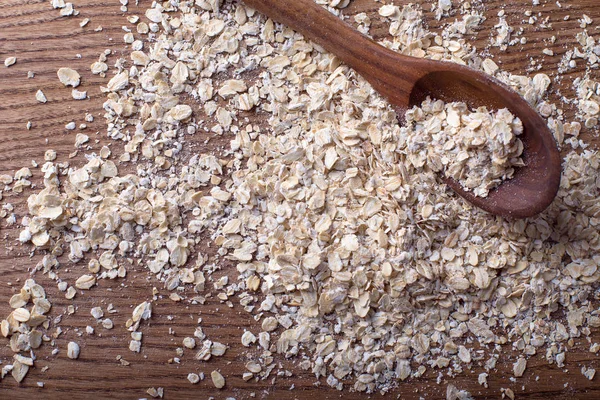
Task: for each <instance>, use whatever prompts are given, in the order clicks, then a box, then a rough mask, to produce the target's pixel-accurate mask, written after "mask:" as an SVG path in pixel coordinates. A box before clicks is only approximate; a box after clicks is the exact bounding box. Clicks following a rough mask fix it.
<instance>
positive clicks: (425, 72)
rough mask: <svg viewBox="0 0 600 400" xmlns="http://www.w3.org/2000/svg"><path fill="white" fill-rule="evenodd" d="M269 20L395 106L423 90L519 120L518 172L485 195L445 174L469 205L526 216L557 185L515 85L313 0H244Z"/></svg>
mask: <svg viewBox="0 0 600 400" xmlns="http://www.w3.org/2000/svg"><path fill="white" fill-rule="evenodd" d="M244 1H245V2H246V4H248V5H250V6H252V7H254V8H255V9H257V10H258V11H260V12H261V13H263V14H265V15H267V16H269V17H271V18H272V19H273V20H275V21H277V22H280V23H282V24H285V25H287V26H289V27H290V28H292V29H294V30H296V31H297V32H300V33H302V34H303V35H304V36H305V37H306V38H308V39H310V40H312V41H313V42H315V43H317V44H319V45H321V46H323V47H324V48H325V49H327V50H328V51H330V52H332V53H333V54H335V55H336V56H337V57H339V58H340V59H341V60H342V61H343V62H344V63H346V64H347V65H349V66H350V67H352V68H353V69H354V70H356V71H357V72H358V73H359V74H361V75H362V76H363V78H365V79H366V80H367V81H368V82H369V83H370V84H371V85H372V86H373V88H374V89H375V90H377V91H378V92H379V93H381V94H382V95H384V96H386V97H387V99H388V100H389V101H390V103H391V104H392V105H394V106H396V107H397V108H398V109H399V111H400V114H399V115H400V117H401V118H402V117H403V112H404V111H406V109H407V108H410V107H412V106H414V105H420V104H421V103H422V102H423V100H425V98H426V97H427V96H430V97H431V98H433V99H440V100H444V101H446V102H449V101H463V102H466V103H467V104H469V105H470V106H471V107H479V106H482V105H484V106H487V107H491V108H492V109H500V108H508V109H509V110H510V111H511V112H512V113H513V114H514V115H515V116H517V117H519V118H520V119H521V121H522V122H523V127H524V133H523V134H522V135H521V140H522V141H523V144H524V151H523V160H524V161H525V164H526V166H525V167H522V168H519V169H517V170H516V172H515V176H514V177H513V178H512V179H510V180H508V181H505V182H504V183H502V184H501V185H500V186H499V187H497V188H496V189H494V190H492V191H490V193H489V195H488V196H487V197H485V198H482V197H477V196H475V195H473V193H471V192H468V191H465V190H464V189H463V188H462V186H461V185H460V184H459V183H458V182H457V181H455V180H453V179H450V178H447V177H445V178H444V180H445V182H446V183H447V184H448V186H450V187H451V188H452V189H453V190H454V191H455V192H456V193H458V194H459V195H460V196H462V197H464V198H465V199H466V200H467V201H469V202H470V203H471V204H473V205H475V206H477V207H479V208H481V209H483V210H485V211H487V212H490V213H492V214H495V215H500V216H503V217H511V218H526V217H531V216H533V215H536V214H538V213H540V212H542V211H543V210H544V209H546V208H547V207H548V206H549V205H550V203H552V200H553V199H554V197H555V196H556V193H557V191H558V187H559V184H560V174H561V158H560V154H559V152H558V149H557V147H556V142H555V141H554V138H553V136H552V133H551V132H550V130H549V129H548V127H547V125H546V123H545V121H544V120H543V119H542V118H541V117H540V116H539V114H538V113H537V112H536V111H535V110H534V109H533V108H531V107H530V106H529V104H528V103H527V102H526V101H525V100H524V99H523V98H522V97H521V96H519V95H518V94H517V93H516V92H514V91H513V90H511V89H510V88H509V87H508V86H506V85H504V84H503V83H501V82H499V81H497V80H496V79H494V78H492V77H490V76H488V75H486V74H483V73H481V72H479V71H475V70H473V69H470V68H468V67H465V66H462V65H459V64H455V63H450V62H441V61H432V60H426V59H421V58H414V57H409V56H405V55H401V54H398V53H396V52H394V51H392V50H389V49H387V48H385V47H383V46H381V45H380V44H378V43H376V42H374V41H373V40H371V39H370V38H368V37H366V36H364V35H363V34H361V33H360V32H358V31H356V30H355V29H353V28H352V27H350V26H349V25H347V24H346V23H344V22H343V21H342V20H340V19H339V18H337V17H335V16H334V15H333V14H331V13H330V12H328V11H327V10H325V9H324V8H323V7H321V6H319V5H317V4H316V3H315V2H314V0H244Z"/></svg>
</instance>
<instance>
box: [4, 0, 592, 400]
mask: <svg viewBox="0 0 600 400" xmlns="http://www.w3.org/2000/svg"><path fill="white" fill-rule="evenodd" d="M388 2H389V1H388ZM74 3H75V7H76V9H77V10H79V11H80V13H81V14H80V15H79V16H78V17H70V18H64V17H60V16H59V13H58V11H57V10H53V9H52V8H51V6H50V4H49V2H48V1H47V0H0V61H3V60H4V58H5V57H7V56H16V57H17V59H18V61H17V64H15V65H13V66H12V67H10V68H5V67H4V66H3V65H0V143H1V145H0V173H9V174H13V173H14V172H15V171H16V170H17V169H19V168H21V167H23V166H26V165H29V164H30V162H31V160H37V161H38V162H41V161H42V160H43V154H44V152H45V150H46V149H47V148H53V149H55V150H56V151H57V152H58V155H59V158H60V159H62V160H65V159H67V156H68V154H69V153H71V152H72V151H74V150H75V149H74V147H73V143H74V137H75V134H76V132H77V131H66V130H65V129H64V125H65V124H66V123H68V122H70V121H75V122H76V123H77V124H79V123H82V122H83V116H84V114H85V113H86V112H89V113H91V114H93V115H94V116H95V117H96V120H95V122H93V123H88V128H87V130H86V131H87V132H86V133H87V134H88V135H90V137H91V139H92V142H93V143H92V147H93V149H94V150H96V151H97V150H99V149H100V147H101V146H102V145H103V144H106V143H108V141H107V139H106V138H105V127H104V121H103V118H102V102H103V95H102V94H101V93H100V90H99V86H100V85H102V84H106V82H107V79H103V78H100V77H98V76H95V75H92V74H91V72H90V70H89V65H90V64H91V63H92V62H94V61H96V60H97V57H98V55H99V54H100V53H101V52H102V51H104V49H106V48H110V49H112V51H113V53H114V54H113V55H111V56H109V62H110V63H111V64H112V63H114V62H115V61H116V59H117V57H118V56H120V55H124V54H126V47H125V45H124V44H123V41H122V37H123V34H124V31H123V30H122V29H121V27H122V26H124V25H125V26H130V24H128V23H127V21H126V19H125V16H124V14H123V13H121V12H120V11H119V6H120V4H119V3H118V1H107V0H80V1H77V0H75V2H74ZM140 3H141V4H140V5H139V7H134V6H132V7H130V11H131V13H137V14H138V15H142V14H143V10H144V9H145V8H146V7H148V6H149V5H150V2H149V1H148V0H144V1H141V2H140ZM395 3H396V4H398V5H402V4H405V3H403V2H402V1H399V0H395ZM427 3H431V2H430V1H428V2H427ZM484 3H485V16H486V17H487V20H486V22H485V23H484V28H483V29H482V31H481V32H480V33H479V34H478V35H477V36H476V37H474V38H473V43H474V44H475V45H476V46H477V47H478V48H484V47H485V45H486V44H487V43H488V41H489V36H490V32H491V30H492V28H493V26H494V25H495V24H496V23H497V17H496V15H497V13H498V11H499V10H500V9H501V7H502V8H503V9H505V12H506V14H507V15H508V21H509V23H510V24H511V26H513V27H514V28H515V29H516V30H518V29H519V28H520V27H522V28H523V29H524V30H525V32H526V36H527V37H528V39H529V41H528V42H527V44H525V45H522V46H521V45H519V46H514V47H511V48H509V49H508V50H507V51H506V52H500V51H498V50H497V49H492V50H490V55H491V56H493V57H494V59H495V60H496V62H497V63H498V64H499V65H500V66H501V68H503V69H505V70H507V71H510V72H518V73H521V74H526V73H528V72H527V69H528V68H529V67H530V65H531V62H532V60H533V61H536V62H537V63H538V64H540V65H541V70H540V71H542V72H545V73H548V74H549V75H551V76H552V77H553V87H554V89H555V90H556V89H559V90H560V94H562V95H566V96H567V97H570V96H572V95H573V91H572V89H571V82H572V80H573V79H574V78H575V77H577V76H581V74H582V71H583V66H581V67H580V68H579V69H577V70H576V71H573V72H571V73H569V74H565V75H564V76H562V78H556V77H555V76H554V71H555V70H556V67H557V63H558V62H559V61H560V57H561V55H562V54H564V52H565V51H567V50H568V49H570V48H572V47H573V46H574V45H575V34H576V33H577V32H579V31H580V30H581V29H580V28H579V23H578V22H577V19H578V18H579V17H581V15H582V14H583V13H586V14H587V15H589V16H590V17H591V18H593V19H594V20H595V21H598V22H600V8H598V7H597V5H596V4H597V0H579V1H576V0H572V1H563V3H564V4H563V5H562V8H559V7H558V6H557V4H556V3H555V2H554V1H547V2H545V1H544V0H542V5H541V6H539V7H535V9H534V10H535V12H536V13H537V12H540V13H541V15H540V16H539V19H540V20H541V19H543V18H546V17H549V18H550V22H551V23H552V25H553V28H554V30H552V31H551V30H548V29H542V28H540V27H538V26H535V25H529V24H527V23H526V19H527V18H526V17H524V15H523V13H524V11H525V10H528V9H531V0H515V1H513V2H511V3H510V4H509V5H507V6H503V4H504V1H499V0H489V1H488V0H486V1H484ZM380 5H381V3H376V2H374V1H373V0H354V1H353V2H352V4H351V6H350V7H349V8H348V9H347V10H345V11H344V12H345V14H346V15H351V14H354V13H357V12H367V13H368V14H369V15H370V16H371V19H372V21H373V27H372V33H373V34H374V36H375V37H376V38H382V37H384V36H385V35H386V28H385V26H384V24H383V23H382V21H381V20H379V19H378V16H377V13H376V11H377V9H378V8H379V6H380ZM427 9H429V7H427ZM565 15H570V16H571V18H570V19H569V20H568V21H565V20H564V17H565ZM86 17H87V18H90V19H91V21H90V23H89V24H88V26H86V27H84V28H81V27H79V22H80V21H81V20H82V19H83V18H86ZM443 22H444V21H442V22H441V23H438V22H436V21H433V20H431V19H430V26H431V27H432V28H436V27H439V26H441V24H443ZM99 25H101V26H102V27H103V30H102V31H100V32H95V31H94V28H96V27H97V26H99ZM590 31H591V33H596V31H595V30H593V29H592V30H590ZM552 35H555V36H556V38H557V40H556V42H555V43H554V44H551V43H550V42H549V38H550V37H551V36H552ZM546 47H549V48H552V49H553V50H554V52H555V54H556V55H555V56H553V57H548V56H544V55H543V54H542V52H541V51H542V49H544V48H546ZM79 55H80V56H79ZM65 66H68V67H71V68H75V69H77V70H78V71H79V73H80V74H81V76H82V85H81V87H80V88H78V89H80V90H87V91H88V95H89V96H90V99H89V100H86V101H76V100H73V99H72V98H71V90H70V89H67V88H65V87H63V86H62V84H61V83H60V82H59V81H58V79H57V77H56V71H57V69H58V68H60V67H65ZM27 71H33V72H35V74H36V75H35V78H33V79H28V78H27ZM596 75H597V73H596ZM597 77H598V76H597ZM38 89H42V90H43V91H44V93H45V94H46V96H47V98H48V103H46V104H39V103H37V101H36V100H35V92H36V91H37V90H38ZM558 99H559V96H554V97H553V99H552V100H553V101H556V102H558ZM565 115H566V116H567V117H570V116H572V111H570V110H569V108H565ZM27 121H31V122H32V124H33V127H32V129H31V130H27V129H26V128H25V126H26V123H27ZM96 132H98V133H97V134H96ZM587 138H588V140H590V141H595V143H598V140H597V139H593V138H592V135H590V134H589V133H588V134H587ZM95 139H97V140H98V142H97V143H96V142H95ZM195 145H196V146H200V144H195ZM113 147H114V150H113V151H114V152H115V153H117V154H118V148H119V147H118V146H117V145H114V146H113ZM70 161H71V163H72V164H73V165H82V164H83V162H84V160H83V157H82V155H81V154H80V155H78V156H77V157H75V158H74V159H72V160H70ZM35 179H39V172H36V178H35ZM35 179H34V180H35ZM36 182H37V181H36ZM28 194H29V193H27V192H26V193H24V194H21V195H11V194H9V195H6V196H5V198H6V201H8V202H10V203H12V204H13V205H14V206H15V210H16V211H15V212H16V215H17V217H18V218H17V219H18V220H20V219H21V218H22V217H23V216H24V215H25V202H26V198H27V196H28ZM18 233H19V230H18V229H16V228H14V227H9V226H6V224H5V222H4V221H3V222H2V223H0V234H1V237H2V241H1V247H0V315H1V316H5V315H7V314H8V313H9V312H10V310H9V307H8V299H9V298H10V296H11V295H12V294H13V293H14V292H15V290H17V288H20V286H21V285H22V283H23V281H24V280H25V279H26V278H27V277H28V276H29V271H30V270H31V269H32V268H33V267H34V266H35V264H36V263H37V261H38V260H39V259H40V255H39V254H37V253H36V254H31V252H30V248H28V247H26V246H20V245H18V244H17V242H16V238H17V237H18ZM202 250H204V251H211V250H210V249H202ZM80 268H81V266H80V265H72V264H68V263H67V264H65V265H63V266H62V267H61V276H63V277H64V278H66V279H70V280H72V279H73V278H75V277H77V276H79V275H80V273H78V271H79V270H80ZM219 274H229V275H230V276H231V277H234V276H235V271H233V270H232V268H231V266H230V265H223V268H222V270H221V271H220V272H219V273H218V274H217V275H219ZM36 280H37V281H38V282H39V283H41V284H42V285H44V287H46V288H47V292H48V296H49V298H50V299H51V301H52V303H53V310H52V312H51V315H52V317H53V318H54V317H57V316H59V315H63V314H64V315H63V316H62V322H61V324H60V326H61V328H62V329H63V330H64V333H63V334H62V335H61V336H60V337H59V338H58V339H57V340H56V343H57V346H58V348H59V349H60V350H61V351H60V352H59V354H58V355H55V356H53V355H51V350H52V347H51V346H49V345H44V346H43V347H42V348H41V349H40V350H39V351H37V352H36V355H37V357H38V360H37V361H36V367H35V368H33V369H32V370H31V371H30V372H29V375H28V376H27V378H26V379H25V380H24V381H23V382H22V383H21V384H20V385H18V384H16V383H15V382H14V380H12V378H7V379H5V380H3V381H0V398H2V399H4V398H6V399H29V398H33V397H35V396H37V397H38V398H43V399H58V398H68V399H88V398H94V399H105V398H107V399H108V398H118V399H138V398H142V397H148V396H147V395H146V393H145V391H146V389H147V388H149V387H159V386H160V387H164V388H165V398H167V399H206V398H208V397H210V396H214V397H215V398H216V399H225V398H226V397H235V398H236V399H238V400H239V399H247V398H251V397H250V395H251V393H252V392H254V393H255V394H256V398H269V399H312V398H314V399H337V398H345V399H365V398H382V396H381V395H378V394H376V395H371V396H367V395H365V394H361V393H349V392H343V393H340V392H337V391H335V390H332V389H330V388H328V387H327V386H326V384H324V382H323V384H322V385H321V386H320V387H318V386H316V385H315V384H314V383H315V379H314V377H313V376H311V375H310V374H307V373H304V374H303V373H299V371H298V370H297V368H294V369H293V371H294V372H295V375H294V376H293V377H290V378H277V380H276V382H272V381H271V380H269V381H265V382H258V383H255V382H250V383H247V382H244V381H243V380H242V379H241V371H242V370H243V365H244V363H245V360H246V355H245V352H244V350H245V349H244V348H242V346H241V345H240V344H239V338H240V335H241V333H242V332H243V330H244V328H250V327H252V328H254V330H256V329H257V324H256V323H255V322H254V321H253V320H252V318H251V317H250V316H249V315H248V314H246V313H245V312H243V311H241V308H240V307H237V306H236V307H234V308H233V309H229V308H228V307H226V306H225V305H223V304H220V303H219V301H218V300H217V299H216V298H215V297H212V298H209V299H208V301H207V304H205V305H204V306H194V305H188V304H186V303H183V302H182V303H174V302H172V301H170V300H169V299H168V292H167V291H166V290H164V289H163V287H162V284H161V283H160V282H158V281H157V280H156V279H155V278H153V277H150V276H148V274H147V273H146V272H145V271H144V269H143V267H141V266H136V267H132V268H130V269H129V272H128V276H127V278H126V279H124V280H122V281H116V282H111V281H101V282H100V283H99V287H98V288H95V289H93V290H91V291H89V292H87V293H85V294H78V295H77V297H76V301H75V302H74V304H75V306H76V308H77V310H76V313H75V314H74V315H66V308H67V306H68V305H69V304H71V303H72V302H71V301H69V300H66V299H65V298H64V296H63V295H62V294H61V293H59V292H58V291H57V289H56V285H55V283H54V282H52V281H51V280H49V279H48V278H47V277H44V276H42V275H39V274H38V275H36ZM154 286H156V287H157V288H158V289H159V292H160V293H161V295H162V296H164V298H160V299H159V300H158V301H156V302H155V303H154V312H153V318H152V319H151V320H150V321H149V323H147V324H143V325H142V327H141V331H142V332H143V334H144V338H143V348H142V352H141V353H140V354H134V353H131V352H130V351H129V350H128V341H129V332H127V331H126V329H125V328H124V324H125V321H126V319H127V318H128V317H129V316H130V315H131V311H132V308H133V307H134V306H135V305H137V304H139V303H141V302H142V301H144V300H148V299H150V298H151V297H152V288H153V287H154ZM108 304H113V305H114V307H115V309H116V310H117V311H118V312H117V313H116V314H114V315H111V318H112V319H113V321H114V322H115V328H114V329H113V330H111V331H106V330H104V329H103V328H102V327H100V326H96V323H95V321H94V320H93V318H92V317H91V316H90V309H91V308H92V307H94V306H99V305H100V306H102V307H103V308H104V309H106V305H108ZM198 317H202V318H203V323H202V326H203V327H204V330H205V332H206V334H207V335H208V337H209V338H211V339H213V340H218V341H220V342H223V343H226V344H228V345H230V346H231V348H230V350H229V351H228V352H227V354H226V355H225V356H224V357H222V358H221V359H218V360H211V361H209V362H198V361H195V360H194V359H193V355H194V353H195V352H194V351H189V350H188V351H186V353H185V354H184V356H183V357H182V358H181V362H180V363H173V362H171V363H169V360H172V359H173V358H174V357H176V353H175V349H176V348H177V347H180V346H181V341H182V339H183V338H184V337H186V336H191V335H192V334H193V331H194V328H195V327H196V325H197V324H196V319H197V318H198ZM87 325H91V326H93V327H94V328H95V329H96V334H95V335H94V336H88V335H86V334H85V327H86V326H87ZM170 329H171V330H172V331H171V333H170V331H169V330H170ZM100 335H101V336H100ZM593 339H594V340H595V341H599V340H600V332H594V335H593ZM70 340H76V341H77V342H79V344H80V345H81V356H80V359H79V360H77V361H73V360H69V359H67V357H66V345H67V343H68V342H69V341H70ZM0 343H1V344H2V346H0V361H2V362H3V363H7V362H10V358H11V356H12V352H11V351H10V349H9V348H8V347H6V346H5V344H6V341H5V340H4V339H0ZM588 348H589V343H588V342H587V341H586V340H585V339H581V340H579V341H577V342H576V343H575V346H574V347H573V348H570V349H569V352H568V353H567V367H566V370H568V371H567V372H565V370H561V369H559V368H557V367H556V366H553V365H549V364H548V363H547V361H546V360H545V359H543V357H541V356H537V357H534V358H532V359H530V360H529V362H528V368H527V370H526V372H525V375H524V377H523V378H520V379H518V380H517V382H516V383H514V382H511V381H510V378H511V376H512V362H514V360H515V359H516V354H512V353H511V352H510V351H509V350H510V349H508V348H507V349H506V357H505V358H504V361H505V362H504V363H502V364H500V365H498V370H497V371H494V372H493V373H492V374H491V376H490V377H489V378H488V381H489V389H484V388H483V387H481V386H479V385H478V384H477V374H479V373H480V372H482V369H481V368H480V367H476V368H474V369H473V371H467V372H465V373H463V374H462V375H460V376H457V377H448V376H441V378H440V382H439V383H437V382H436V380H437V378H438V371H429V372H428V374H427V375H426V376H425V377H423V378H421V379H417V380H412V381H410V382H405V383H401V384H400V386H399V388H398V390H396V391H395V392H394V393H392V394H389V395H387V396H385V397H384V398H388V397H389V398H396V397H397V396H400V398H402V399H418V398H420V397H423V398H426V399H438V398H443V397H444V394H445V390H446V386H447V384H448V383H453V384H454V385H455V386H457V387H458V388H460V389H466V390H469V391H470V392H471V393H472V394H473V395H474V396H475V397H476V398H478V399H487V398H489V399H496V398H500V388H511V389H513V391H514V392H515V394H516V395H517V398H518V399H597V398H600V383H599V382H600V381H599V380H598V379H599V378H596V379H595V380H594V381H588V380H587V379H586V378H585V377H584V376H582V374H581V373H580V369H581V366H582V365H586V366H591V367H595V368H600V362H599V361H598V359H597V357H596V356H595V355H594V354H591V353H589V352H588V351H587V349H588ZM118 355H121V356H122V357H123V358H124V359H126V360H127V361H129V362H130V363H131V365H130V366H128V367H123V366H120V365H119V362H118V361H117V359H116V357H117V356H118ZM285 363H286V362H284V364H285ZM286 365H288V366H289V367H290V368H292V367H293V364H292V363H288V364H286ZM44 366H48V367H49V369H48V370H47V371H46V372H42V371H41V370H42V367H44ZM214 369H219V370H220V371H221V372H222V373H223V375H224V376H225V377H226V381H227V385H226V388H225V389H224V390H222V391H217V390H215V389H214V387H213V386H212V383H211V382H210V379H207V380H205V381H203V382H201V383H199V384H197V385H191V384H190V383H189V382H188V381H187V380H186V376H187V374H188V373H189V372H200V371H203V372H204V373H206V374H207V375H209V374H210V372H211V371H212V370H214ZM36 382H44V383H45V386H44V388H38V387H37V385H36ZM291 385H294V386H295V390H292V391H290V390H288V389H289V388H290V386H291Z"/></svg>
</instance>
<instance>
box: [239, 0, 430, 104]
mask: <svg viewBox="0 0 600 400" xmlns="http://www.w3.org/2000/svg"><path fill="white" fill-rule="evenodd" d="M244 2H245V3H246V4H248V5H249V6H251V7H253V8H255V9H256V10H258V11H259V12H261V13H263V14H265V15H267V16H268V17H270V18H272V19H273V20H274V21H276V22H279V23H282V24H284V25H286V26H288V27H290V28H292V29H293V30H295V31H297V32H300V33H302V34H303V35H304V36H305V37H306V38H307V39H309V40H311V41H313V42H315V43H317V44H319V45H321V46H322V47H323V48H325V49H326V50H328V51H330V52H331V53H333V54H335V55H336V56H337V57H338V58H339V59H340V60H342V61H343V62H344V63H345V64H346V65H348V66H349V67H351V68H352V69H354V70H355V71H357V72H358V73H359V74H360V75H362V77H363V78H365V79H366V80H367V81H368V82H369V83H370V84H371V85H372V86H373V87H374V89H376V90H377V91H379V92H380V93H381V94H383V95H385V96H387V97H388V98H389V99H390V100H392V101H393V102H395V103H396V104H397V105H400V106H401V105H407V104H408V97H409V95H410V92H411V90H412V87H413V85H414V82H415V81H416V80H418V79H419V78H420V77H421V76H422V74H423V71H420V70H419V65H418V62H416V61H415V59H414V58H412V57H408V56H403V55H401V54H398V53H396V52H394V51H392V50H390V49H387V48H385V47H383V46H381V45H380V44H378V43H376V42H375V41H373V40H372V39H370V38H369V37H367V36H365V35H363V34H362V33H360V32H358V31H357V30H355V29H354V28H352V27H351V26H350V25H348V24H346V23H345V22H344V21H342V20H341V19H339V18H337V17H336V16H335V15H333V14H331V13H330V12H329V11H327V10H326V9H325V8H323V7H321V6H320V5H318V4H316V3H315V2H314V0H244ZM391 82H393V83H391ZM398 103H399V104H398Z"/></svg>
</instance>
